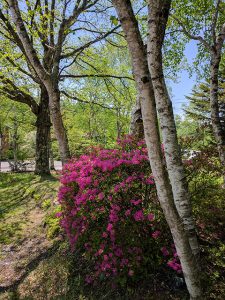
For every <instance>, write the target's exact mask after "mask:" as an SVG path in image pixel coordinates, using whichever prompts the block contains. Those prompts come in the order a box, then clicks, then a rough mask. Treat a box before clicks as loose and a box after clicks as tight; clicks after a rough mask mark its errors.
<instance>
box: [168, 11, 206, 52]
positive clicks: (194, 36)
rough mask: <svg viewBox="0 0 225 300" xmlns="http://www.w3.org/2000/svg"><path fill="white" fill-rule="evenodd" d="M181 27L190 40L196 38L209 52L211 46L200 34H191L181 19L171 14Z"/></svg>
mask: <svg viewBox="0 0 225 300" xmlns="http://www.w3.org/2000/svg"><path fill="white" fill-rule="evenodd" d="M171 17H172V18H173V19H174V20H175V21H176V22H177V23H178V24H179V25H180V26H181V28H182V32H183V33H184V34H185V35H186V36H187V37H188V38H189V39H192V40H196V41H199V42H200V43H202V44H203V45H204V46H205V47H206V48H207V49H208V50H209V51H210V52H211V51H212V46H211V45H210V44H209V43H208V42H207V41H206V40H205V39H204V38H203V37H202V36H200V35H193V34H191V33H190V32H189V31H188V30H187V29H186V27H185V25H184V24H183V23H182V21H180V20H179V19H178V18H177V17H175V16H173V15H172V16H171Z"/></svg>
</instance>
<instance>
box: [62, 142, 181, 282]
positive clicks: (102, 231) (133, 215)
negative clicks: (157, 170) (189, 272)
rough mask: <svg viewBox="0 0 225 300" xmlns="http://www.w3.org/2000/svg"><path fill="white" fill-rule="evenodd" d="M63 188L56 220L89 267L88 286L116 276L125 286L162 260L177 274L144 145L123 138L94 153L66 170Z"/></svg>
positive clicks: (63, 176)
mask: <svg viewBox="0 0 225 300" xmlns="http://www.w3.org/2000/svg"><path fill="white" fill-rule="evenodd" d="M61 184H62V185H61V187H60V190H59V202H60V203H61V206H62V212H61V213H59V214H58V216H59V217H60V219H61V220H60V223H61V226H62V227H63V228H64V230H65V232H66V234H67V236H68V238H69V241H70V244H71V247H72V249H74V248H75V247H76V248H79V249H80V250H81V251H83V254H84V257H85V258H86V259H87V260H90V262H91V263H93V268H92V269H90V273H89V274H88V275H87V277H86V282H87V283H91V282H92V281H96V279H102V280H103V279H107V278H114V279H115V281H116V282H118V283H120V284H121V285H125V284H126V281H127V279H128V278H130V279H132V280H133V279H136V278H139V279H140V278H141V274H146V272H149V271H150V270H151V271H152V270H155V269H156V268H158V267H159V266H160V265H163V263H166V262H167V263H168V266H169V267H171V268H173V269H174V270H176V271H178V272H180V271H181V267H180V264H179V263H178V261H177V258H176V252H175V250H174V248H173V247H171V236H170V234H169V232H168V229H167V227H166V225H165V221H164V218H163V216H162V213H161V210H160V208H159V205H158V201H157V198H156V191H155V185H154V179H153V177H152V175H151V170H150V167H149V161H148V156H147V149H146V147H145V144H144V142H143V141H140V142H137V141H135V140H134V139H133V138H131V137H127V138H126V139H125V140H122V141H119V142H118V147H117V148H116V149H112V150H105V149H98V148H94V149H92V150H91V151H90V152H89V153H88V154H85V155H82V156H80V157H79V158H78V159H74V160H72V161H71V162H70V163H68V164H67V165H66V166H65V167H64V170H63V175H62V177H61ZM165 265H166V264H165Z"/></svg>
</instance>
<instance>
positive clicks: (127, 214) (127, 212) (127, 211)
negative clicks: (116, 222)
mask: <svg viewBox="0 0 225 300" xmlns="http://www.w3.org/2000/svg"><path fill="white" fill-rule="evenodd" d="M130 214H131V209H127V210H126V211H125V216H126V217H128V216H130Z"/></svg>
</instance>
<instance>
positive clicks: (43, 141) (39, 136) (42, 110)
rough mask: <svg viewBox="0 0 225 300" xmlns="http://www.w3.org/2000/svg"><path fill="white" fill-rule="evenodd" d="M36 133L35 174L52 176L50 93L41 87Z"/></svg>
mask: <svg viewBox="0 0 225 300" xmlns="http://www.w3.org/2000/svg"><path fill="white" fill-rule="evenodd" d="M36 116H37V121H36V126H37V132H36V165H35V174H39V175H44V174H50V170H49V135H50V128H51V120H50V113H49V101H48V93H47V91H46V89H45V87H44V86H42V87H41V99H40V104H39V107H38V113H37V115H36Z"/></svg>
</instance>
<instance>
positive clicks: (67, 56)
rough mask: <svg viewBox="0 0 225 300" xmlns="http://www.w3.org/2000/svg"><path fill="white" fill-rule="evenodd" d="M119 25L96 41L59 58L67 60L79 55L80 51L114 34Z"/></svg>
mask: <svg viewBox="0 0 225 300" xmlns="http://www.w3.org/2000/svg"><path fill="white" fill-rule="evenodd" d="M120 26H121V25H118V26H116V27H114V28H113V29H112V30H110V31H108V32H107V33H105V34H102V35H100V36H98V37H97V38H96V39H94V40H92V41H89V42H87V43H86V44H85V45H83V46H81V47H79V48H76V49H74V50H73V51H71V52H69V53H65V54H63V55H61V58H62V59H64V58H69V57H71V56H74V55H75V54H76V53H81V52H82V51H84V50H85V49H86V48H88V47H89V46H91V45H93V44H95V43H97V42H99V41H101V40H103V39H105V38H106V37H107V36H109V35H110V34H112V33H114V32H115V31H116V30H117V29H118V28H120Z"/></svg>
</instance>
